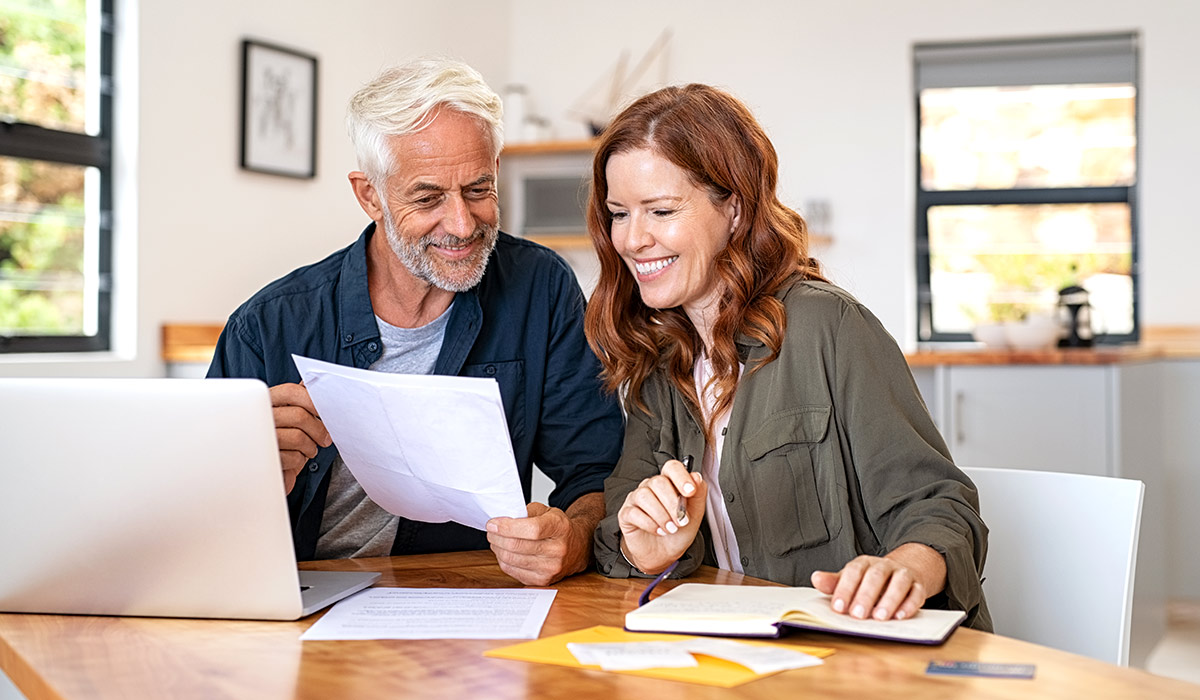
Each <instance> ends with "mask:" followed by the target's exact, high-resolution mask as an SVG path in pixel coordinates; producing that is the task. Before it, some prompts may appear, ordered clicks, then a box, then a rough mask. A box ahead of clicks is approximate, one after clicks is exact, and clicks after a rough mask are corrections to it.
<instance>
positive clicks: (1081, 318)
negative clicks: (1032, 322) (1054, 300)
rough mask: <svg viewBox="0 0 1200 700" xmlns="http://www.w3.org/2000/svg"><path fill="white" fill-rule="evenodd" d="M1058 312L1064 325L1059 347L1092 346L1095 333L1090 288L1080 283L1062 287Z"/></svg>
mask: <svg viewBox="0 0 1200 700" xmlns="http://www.w3.org/2000/svg"><path fill="white" fill-rule="evenodd" d="M1057 313H1058V319H1059V323H1060V324H1061V325H1062V337H1061V338H1059V340H1058V347H1060V348H1090V347H1091V346H1092V343H1093V342H1094V340H1095V333H1094V332H1093V331H1092V305H1091V303H1090V302H1089V301H1088V290H1086V289H1084V288H1083V287H1080V286H1078V285H1071V286H1069V287H1063V288H1062V289H1060V290H1059V292H1058V311H1057Z"/></svg>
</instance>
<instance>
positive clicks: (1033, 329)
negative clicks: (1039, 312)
mask: <svg viewBox="0 0 1200 700" xmlns="http://www.w3.org/2000/svg"><path fill="white" fill-rule="evenodd" d="M1004 334H1005V337H1007V338H1008V344H1009V345H1011V346H1012V347H1014V348H1016V349H1018V350H1044V349H1047V348H1051V347H1053V346H1054V345H1055V344H1056V343H1057V342H1058V326H1057V325H1056V324H1054V323H1047V322H1042V321H1037V322H1032V323H1010V324H1008V325H1007V326H1005V328H1004Z"/></svg>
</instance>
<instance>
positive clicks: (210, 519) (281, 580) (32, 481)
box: [0, 378, 379, 620]
mask: <svg viewBox="0 0 1200 700" xmlns="http://www.w3.org/2000/svg"><path fill="white" fill-rule="evenodd" d="M0 460H2V463H0V494H3V504H2V505H0V611H3V612H27V613H70V614H84V615H134V616H151V617H193V618H226V619H254V620H295V619H298V618H300V617H303V616H305V615H309V614H311V613H313V612H316V611H317V610H319V609H321V608H323V607H325V606H327V605H330V604H332V603H334V602H335V601H337V600H339V599H341V598H343V597H345V596H347V595H350V594H351V593H354V592H357V591H359V590H362V589H364V588H366V587H367V586H369V585H371V584H372V583H373V582H374V581H375V580H376V579H378V578H379V574H378V573H375V572H362V571H348V572H340V571H299V572H298V571H297V569H296V559H295V554H294V550H293V548H292V536H291V526H290V521H289V518H288V509H287V502H286V497H285V495H284V491H283V481H282V476H281V470H280V465H279V452H278V447H277V445H276V442H275V426H274V420H273V418H272V411H271V399H270V395H269V393H268V391H267V387H266V385H265V384H263V383H262V382H260V381H258V380H254V379H57V378H56V379H40V378H39V379H33V378H0Z"/></svg>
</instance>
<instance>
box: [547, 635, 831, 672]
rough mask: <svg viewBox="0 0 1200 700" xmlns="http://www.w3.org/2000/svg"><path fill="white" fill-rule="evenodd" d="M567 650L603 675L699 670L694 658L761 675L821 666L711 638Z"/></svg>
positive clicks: (804, 657) (806, 658) (781, 651)
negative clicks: (706, 658) (714, 660)
mask: <svg viewBox="0 0 1200 700" xmlns="http://www.w3.org/2000/svg"><path fill="white" fill-rule="evenodd" d="M567 650H568V651H570V652H571V654H572V655H573V656H574V657H575V658H576V659H578V660H579V663H581V664H584V665H586V666H599V667H600V668H602V669H604V670H605V671H634V670H638V669H649V668H687V667H689V666H699V662H698V661H696V657H695V656H693V654H704V655H705V656H712V657H714V658H718V659H725V660H726V661H732V662H733V663H735V664H738V665H739V666H745V667H746V668H748V669H750V670H751V671H753V672H754V673H756V674H760V675H766V674H769V673H778V672H779V671H786V670H788V669H793V668H807V667H809V666H820V665H821V664H822V663H824V662H823V661H821V659H820V657H817V656H813V655H812V654H806V653H804V652H801V651H796V650H794V649H788V648H785V647H779V646H763V645H760V644H747V643H745V642H736V641H733V640H731V639H712V638H707V639H696V638H691V637H688V638H685V639H682V640H680V641H674V642H610V643H599V644H585V643H579V642H568V643H567Z"/></svg>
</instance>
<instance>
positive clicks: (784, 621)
mask: <svg viewBox="0 0 1200 700" xmlns="http://www.w3.org/2000/svg"><path fill="white" fill-rule="evenodd" d="M966 616H967V614H966V613H964V612H961V611H951V610H921V611H919V612H918V613H917V614H916V615H915V616H913V617H911V618H909V619H907V620H887V621H883V622H880V621H879V620H857V619H855V618H852V617H850V616H849V615H843V614H840V613H836V612H834V611H833V609H832V608H831V607H830V605H829V596H828V595H825V594H824V593H821V592H820V591H817V590H816V589H814V588H803V587H800V588H787V587H782V586H727V585H717V584H706V583H685V584H682V585H680V586H677V587H675V588H673V589H671V590H670V591H667V592H666V593H663V594H662V595H660V596H658V597H657V598H655V599H654V600H651V601H650V602H648V603H646V604H645V605H643V606H641V607H639V608H635V609H634V610H632V611H630V612H629V613H627V614H626V615H625V629H627V630H629V631H631V632H675V633H680V634H710V635H721V636H733V637H778V636H779V635H780V634H781V633H782V632H783V631H784V630H786V629H787V628H789V627H795V628H798V629H808V630H817V631H820V632H831V633H834V634H848V635H853V636H859V637H872V638H876V639H887V640H891V641H898V642H911V643H915V644H941V643H942V642H944V641H946V638H947V637H949V636H950V633H951V632H953V631H954V629H955V628H956V627H958V626H959V625H960V624H961V623H962V621H963V620H964V619H965V618H966Z"/></svg>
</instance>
